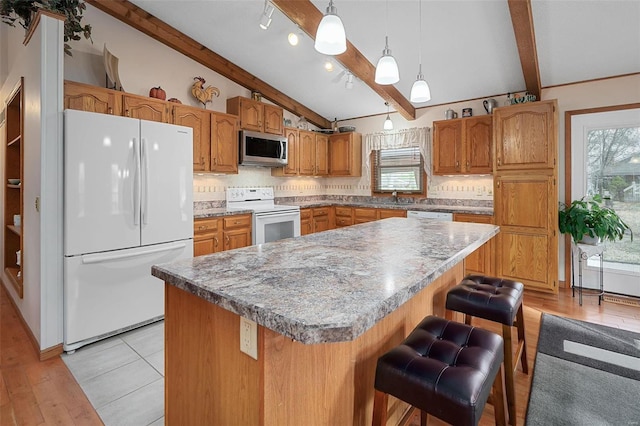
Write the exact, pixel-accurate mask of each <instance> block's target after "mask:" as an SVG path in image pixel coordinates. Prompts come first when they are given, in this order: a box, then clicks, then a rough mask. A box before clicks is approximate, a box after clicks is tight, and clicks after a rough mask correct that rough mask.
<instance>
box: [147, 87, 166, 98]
mask: <svg viewBox="0 0 640 426" xmlns="http://www.w3.org/2000/svg"><path fill="white" fill-rule="evenodd" d="M149 97H151V98H156V99H162V100H163V101H164V100H165V99H167V92H165V91H164V89H163V88H162V87H160V86H158V87H152V88H151V90H149Z"/></svg>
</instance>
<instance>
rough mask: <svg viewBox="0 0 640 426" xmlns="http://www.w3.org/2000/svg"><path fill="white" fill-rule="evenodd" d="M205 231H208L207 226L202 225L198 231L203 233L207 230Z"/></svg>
mask: <svg viewBox="0 0 640 426" xmlns="http://www.w3.org/2000/svg"><path fill="white" fill-rule="evenodd" d="M205 229H207V225H200V226H199V227H198V230H199V231H203V230H205Z"/></svg>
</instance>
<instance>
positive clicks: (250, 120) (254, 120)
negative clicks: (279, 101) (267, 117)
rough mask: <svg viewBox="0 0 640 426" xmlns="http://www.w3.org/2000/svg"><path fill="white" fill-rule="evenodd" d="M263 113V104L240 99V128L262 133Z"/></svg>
mask: <svg viewBox="0 0 640 426" xmlns="http://www.w3.org/2000/svg"><path fill="white" fill-rule="evenodd" d="M263 113H264V108H263V104H262V103H261V102H256V101H253V100H251V99H246V98H240V127H242V128H243V129H244V130H253V131H255V132H262V121H263V116H262V115H263Z"/></svg>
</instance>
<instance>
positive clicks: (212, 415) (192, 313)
mask: <svg viewBox="0 0 640 426" xmlns="http://www.w3.org/2000/svg"><path fill="white" fill-rule="evenodd" d="M259 340H260V336H259ZM260 389H261V381H260V365H259V362H258V361H256V360H254V359H253V358H250V357H249V356H247V355H245V354H243V353H241V352H240V321H239V317H238V315H236V314H234V313H232V312H229V311H227V310H225V309H222V308H220V307H219V306H216V305H213V304H211V303H209V302H207V301H205V300H203V299H201V298H199V297H197V296H194V295H192V294H190V293H187V292H185V291H183V290H180V289H178V288H176V287H174V286H172V285H170V284H166V285H165V424H168V425H181V426H188V425H194V426H195V425H260V424H262V423H261V421H260V404H259V401H260V400H261V391H260Z"/></svg>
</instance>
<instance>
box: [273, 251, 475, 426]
mask: <svg viewBox="0 0 640 426" xmlns="http://www.w3.org/2000/svg"><path fill="white" fill-rule="evenodd" d="M463 273H464V268H463V263H462V262H460V263H458V264H457V265H455V266H454V267H453V268H451V269H450V270H449V271H447V272H445V273H444V274H443V275H442V276H441V277H439V278H438V279H436V280H435V281H433V282H432V283H431V284H429V285H428V286H427V287H426V288H425V289H423V290H422V291H421V292H420V293H418V294H417V295H415V296H414V297H413V298H412V299H411V300H409V301H408V302H407V303H405V304H404V305H402V306H400V307H399V308H398V309H396V310H395V311H394V312H392V313H391V314H389V315H387V316H386V317H385V318H383V319H382V320H381V321H380V322H378V323H377V324H376V325H375V326H374V327H373V328H371V329H370V330H368V331H367V332H365V333H364V334H363V335H361V336H360V337H358V338H357V339H356V340H354V341H352V342H344V343H328V344H317V345H304V344H302V343H299V342H295V341H293V340H291V339H289V338H286V337H284V336H282V335H281V334H279V333H276V332H274V331H272V330H269V329H264V335H263V336H264V345H263V348H264V353H263V362H264V393H263V395H264V424H265V425H292V426H293V425H300V424H313V425H337V424H339V425H363V426H364V425H370V424H371V415H372V411H373V395H374V387H373V382H374V379H375V369H376V363H377V360H378V357H380V356H381V355H382V354H384V353H385V352H386V351H388V350H389V349H391V348H392V347H394V346H396V345H398V344H399V343H400V342H401V341H402V340H403V339H404V338H405V337H406V336H407V335H408V334H409V333H410V332H411V330H413V328H414V327H415V326H416V325H417V324H418V323H419V322H420V321H421V320H422V319H423V318H424V317H425V316H427V315H430V314H433V315H438V316H440V317H444V316H445V308H444V306H445V300H446V293H447V291H448V290H449V289H450V288H451V287H453V286H454V285H456V284H458V283H459V282H460V281H461V280H462V278H463ZM407 409H408V405H407V404H405V403H403V402H401V401H398V400H397V399H395V398H390V400H389V422H388V424H389V425H393V424H398V423H399V422H400V419H401V418H402V417H403V415H404V414H405V412H406V411H407Z"/></svg>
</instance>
